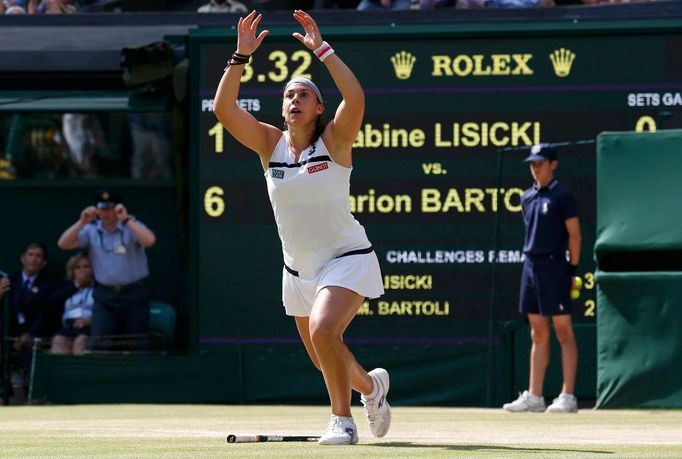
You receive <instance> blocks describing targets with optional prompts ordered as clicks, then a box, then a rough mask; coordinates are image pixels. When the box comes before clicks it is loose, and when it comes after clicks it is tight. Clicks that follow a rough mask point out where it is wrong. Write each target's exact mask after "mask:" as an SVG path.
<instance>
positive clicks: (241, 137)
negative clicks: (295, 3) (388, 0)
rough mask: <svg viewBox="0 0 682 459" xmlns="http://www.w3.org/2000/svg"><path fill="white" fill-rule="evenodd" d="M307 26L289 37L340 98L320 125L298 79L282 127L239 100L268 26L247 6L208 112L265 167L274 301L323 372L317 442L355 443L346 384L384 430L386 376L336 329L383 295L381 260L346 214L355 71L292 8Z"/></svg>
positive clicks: (320, 103)
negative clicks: (317, 64)
mask: <svg viewBox="0 0 682 459" xmlns="http://www.w3.org/2000/svg"><path fill="white" fill-rule="evenodd" d="M293 16H294V19H295V20H296V21H298V23H299V24H300V25H301V26H302V27H303V29H304V31H305V35H302V34H300V33H294V34H293V37H294V38H296V39H297V40H298V41H300V42H301V43H302V44H303V45H304V46H305V47H306V48H308V49H309V50H310V51H311V52H313V53H314V54H315V55H316V56H317V57H318V58H319V59H320V60H321V61H322V62H323V64H324V66H325V67H326V68H327V70H328V71H329V73H330V74H331V77H332V79H333V80H334V83H335V84H336V86H337V88H338V90H339V92H340V93H341V96H342V98H343V100H342V101H341V103H340V104H339V106H338V108H337V110H336V113H335V114H334V117H333V119H332V120H331V121H329V123H327V124H326V125H325V124H324V122H323V120H322V116H323V114H324V112H325V105H324V100H323V98H322V94H321V93H320V91H319V89H318V87H317V86H316V85H315V84H314V83H313V82H312V81H310V80H308V79H306V78H294V79H293V80H291V81H289V82H288V83H287V84H286V86H285V88H284V97H283V101H282V116H283V118H284V122H285V124H286V128H287V130H286V131H282V130H281V129H279V128H277V127H275V126H272V125H270V124H267V123H262V122H259V121H258V120H257V119H256V118H254V117H253V116H252V115H251V114H250V113H249V112H247V111H246V110H244V109H242V108H241V107H240V106H239V105H237V103H236V100H237V95H238V93H239V85H240V78H241V76H242V72H243V69H244V64H246V63H247V62H248V60H249V58H250V56H251V54H253V53H254V52H255V51H256V50H257V49H258V47H259V46H260V44H261V43H262V42H263V40H264V39H265V37H266V36H267V34H268V31H267V30H264V31H261V32H260V33H258V31H257V29H258V24H259V23H260V21H261V15H260V14H256V12H255V11H252V12H251V13H250V14H249V15H247V16H246V17H245V18H240V19H239V23H238V25H237V50H236V52H235V53H234V54H233V55H232V57H231V58H230V60H229V61H228V66H227V68H226V69H225V73H224V75H223V77H222V79H221V80H220V84H219V86H218V90H217V92H216V96H215V100H214V112H215V114H216V116H217V117H218V119H219V120H220V122H221V123H222V124H223V126H225V128H226V129H227V130H228V131H229V132H230V134H231V135H232V136H233V137H234V138H235V139H236V140H238V141H239V142H240V143H242V144H243V145H245V146H246V147H248V148H250V149H251V150H253V151H255V152H256V153H257V154H258V156H259V158H260V161H261V165H262V167H263V170H264V171H265V179H266V182H267V186H268V194H269V196H270V201H271V204H272V208H273V213H274V215H275V220H276V222H277V230H278V232H279V236H280V239H281V241H282V252H283V256H284V268H283V271H282V301H283V303H284V308H285V311H286V314H287V315H290V316H293V317H294V318H295V321H296V327H297V328H298V331H299V334H300V336H301V339H302V340H303V343H304V345H305V347H306V350H307V351H308V355H309V356H310V358H311V360H312V361H313V363H314V364H315V366H316V367H317V368H318V369H319V370H321V371H322V373H323V375H324V381H325V384H326V386H327V391H328V393H329V398H330V401H331V411H332V416H331V421H330V422H329V425H328V426H327V430H326V431H325V433H324V434H323V435H322V436H321V437H320V440H319V443H320V444H337V445H338V444H354V443H357V441H358V436H357V428H356V426H355V423H354V421H353V418H352V416H351V409H350V404H351V389H354V390H356V391H358V392H360V393H361V394H362V396H361V400H362V402H363V404H364V405H365V415H366V416H367V419H368V421H369V426H370V430H371V431H372V433H373V434H374V435H375V436H379V437H382V436H384V435H385V434H386V433H387V432H388V428H389V426H390V422H391V411H390V407H389V405H388V403H387V402H386V394H387V393H388V389H389V377H388V373H387V372H386V370H384V369H382V368H377V369H375V370H372V371H371V372H370V373H367V372H366V371H365V370H364V369H363V368H362V367H361V366H360V365H359V364H358V362H357V361H356V360H355V358H354V357H353V355H352V354H351V353H350V351H349V350H348V348H347V347H346V345H345V344H344V342H343V333H344V331H345V330H346V328H347V327H348V325H349V324H350V322H351V321H352V320H353V318H354V317H355V315H356V313H357V311H358V310H359V308H360V306H361V305H362V302H363V301H364V299H365V297H370V298H376V297H378V296H380V295H381V294H383V286H382V279H381V272H380V269H379V263H378V260H377V257H376V254H375V253H374V251H373V249H372V246H371V244H370V243H369V241H368V239H367V236H366V235H365V231H364V228H363V227H362V226H361V225H360V224H359V223H358V222H357V221H356V220H355V218H354V217H353V216H352V214H351V213H350V209H349V204H348V197H349V193H350V172H351V168H352V155H351V148H352V145H353V142H354V141H355V138H356V137H357V135H358V132H359V130H360V125H361V123H362V118H363V115H364V109H365V98H364V93H363V90H362V87H361V86H360V83H359V82H358V80H357V78H356V77H355V75H354V74H353V72H352V71H351V70H350V69H349V68H348V67H347V66H346V64H344V63H343V61H342V60H341V59H340V58H339V57H338V56H337V55H336V54H335V53H334V50H333V49H332V48H331V46H330V45H329V44H327V43H326V42H325V41H323V40H322V36H321V34H320V30H319V28H318V27H317V24H316V23H315V21H314V20H313V18H312V17H310V15H308V14H307V13H305V12H303V11H300V10H296V11H294V14H293Z"/></svg>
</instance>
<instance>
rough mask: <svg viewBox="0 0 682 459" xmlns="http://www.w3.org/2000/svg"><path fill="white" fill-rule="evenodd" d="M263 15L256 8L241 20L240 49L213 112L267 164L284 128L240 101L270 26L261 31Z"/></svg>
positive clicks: (221, 83)
mask: <svg viewBox="0 0 682 459" xmlns="http://www.w3.org/2000/svg"><path fill="white" fill-rule="evenodd" d="M261 19H262V15H260V14H256V11H252V12H251V13H249V14H248V15H247V16H246V17H244V18H242V17H240V18H239V22H238V23H237V49H236V51H235V52H234V54H232V57H230V59H229V61H228V63H227V67H226V68H225V73H224V74H223V77H222V78H221V79H220V83H219V84H218V89H217V90H216V94H215V99H214V101H213V112H214V113H215V114H216V117H217V118H218V120H219V121H220V122H221V123H222V125H223V126H225V129H227V130H228V132H229V133H230V134H231V135H232V136H233V137H234V138H235V139H237V140H238V141H239V142H240V143H241V144H242V145H244V146H246V147H247V148H250V149H251V150H254V151H255V152H256V153H258V155H259V156H260V157H261V160H262V162H264V163H265V164H267V158H268V156H269V155H270V153H271V152H272V149H273V148H274V146H275V144H276V143H277V140H278V139H279V137H280V136H281V131H280V130H279V129H277V128H276V127H274V126H271V125H269V124H266V123H261V122H260V121H258V120H257V119H256V118H255V117H254V116H253V115H251V114H250V113H249V112H247V111H246V110H244V109H243V108H241V107H239V106H238V105H237V96H238V95H239V86H240V79H241V76H242V73H243V71H244V65H245V64H246V63H247V62H248V61H249V58H250V56H251V55H252V54H253V53H254V52H255V51H256V50H257V49H258V47H259V46H260V44H261V43H262V42H263V39H265V37H266V36H267V35H268V33H269V32H268V31H267V30H262V31H261V32H260V33H258V34H257V31H258V25H259V24H260V21H261Z"/></svg>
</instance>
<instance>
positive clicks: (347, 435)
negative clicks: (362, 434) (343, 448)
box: [317, 414, 358, 445]
mask: <svg viewBox="0 0 682 459" xmlns="http://www.w3.org/2000/svg"><path fill="white" fill-rule="evenodd" d="M357 442H358V429H357V428H356V427H355V421H353V418H348V417H345V416H336V415H334V414H332V418H331V420H330V421H329V424H327V430H326V431H325V433H324V435H322V436H321V437H320V439H319V440H318V441H317V443H318V444H320V445H354V444H356V443H357Z"/></svg>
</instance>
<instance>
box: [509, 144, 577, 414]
mask: <svg viewBox="0 0 682 459" xmlns="http://www.w3.org/2000/svg"><path fill="white" fill-rule="evenodd" d="M525 161H526V162H528V163H530V172H531V175H532V176H533V179H534V181H535V182H534V184H533V186H532V187H530V188H528V189H527V190H526V191H525V192H524V193H523V196H522V197H521V209H522V213H523V222H524V225H525V228H526V231H525V239H524V245H523V253H524V255H525V257H526V260H525V261H524V263H523V273H522V274H521V289H520V290H521V294H520V299H519V311H520V312H521V313H522V314H524V315H526V317H527V318H528V322H529V323H530V335H531V341H532V346H531V351H530V377H529V385H528V390H525V391H523V393H521V394H520V395H519V397H518V398H517V399H516V400H515V401H513V402H511V403H505V404H504V406H503V408H504V409H505V410H506V411H511V412H522V411H532V412H542V411H545V400H544V398H543V396H542V392H543V384H544V379H545V371H546V369H547V365H548V363H549V356H550V342H549V340H550V337H551V336H550V334H551V332H550V330H551V329H550V323H551V324H552V325H554V332H555V333H556V337H557V340H558V341H559V344H560V345H561V366H562V369H563V376H564V383H563V386H562V388H561V394H560V395H559V396H558V397H557V398H555V399H554V402H553V403H552V404H551V405H550V406H549V407H548V408H547V411H549V412H554V413H574V412H576V411H577V410H578V403H577V400H576V398H575V395H574V388H575V375H576V369H577V366H578V348H577V345H576V342H575V335H574V334H573V323H572V313H573V309H572V307H571V289H575V288H578V286H577V281H576V280H575V277H573V276H575V273H576V271H577V269H578V262H579V261H580V243H581V234H580V221H579V220H578V208H577V205H576V201H575V198H574V197H573V194H572V193H571V192H570V191H569V190H568V189H567V188H565V187H564V186H562V185H560V184H559V182H558V181H557V180H556V178H555V176H554V174H555V171H556V168H557V166H558V164H559V163H558V160H557V152H556V150H555V149H554V148H553V147H551V146H549V145H535V146H534V147H533V148H532V149H531V151H530V155H529V156H528V157H527V158H526V159H525ZM567 252H568V260H567V259H566V253H567Z"/></svg>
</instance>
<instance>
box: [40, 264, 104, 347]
mask: <svg viewBox="0 0 682 459" xmlns="http://www.w3.org/2000/svg"><path fill="white" fill-rule="evenodd" d="M93 284H94V280H93V277H92V268H91V266H90V260H89V259H88V256H87V255H85V254H84V253H83V252H79V253H77V254H76V255H74V256H72V257H71V258H69V261H67V262H66V281H65V282H64V283H63V284H62V286H61V287H60V288H59V289H58V290H56V291H55V292H54V293H53V294H51V295H50V297H49V298H48V303H50V304H51V305H52V307H55V308H56V309H57V310H60V311H61V323H62V328H61V329H60V330H59V331H57V333H56V334H55V335H54V337H53V338H52V346H51V348H50V352H52V353H53V354H75V355H82V354H84V353H85V348H86V345H87V342H88V337H89V336H90V323H91V322H92V308H93V306H94V304H95V300H94V299H93V298H92V290H93V289H92V288H93Z"/></svg>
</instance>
